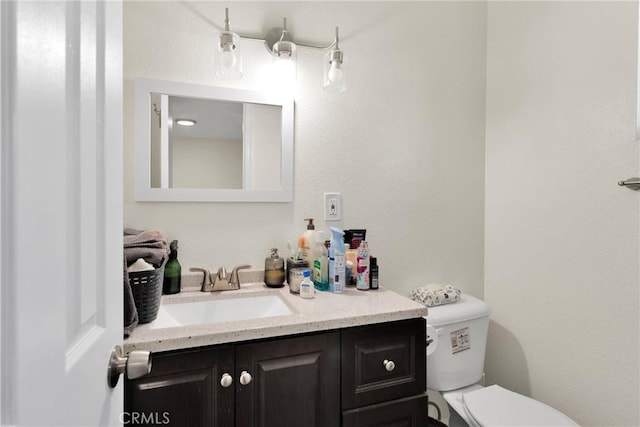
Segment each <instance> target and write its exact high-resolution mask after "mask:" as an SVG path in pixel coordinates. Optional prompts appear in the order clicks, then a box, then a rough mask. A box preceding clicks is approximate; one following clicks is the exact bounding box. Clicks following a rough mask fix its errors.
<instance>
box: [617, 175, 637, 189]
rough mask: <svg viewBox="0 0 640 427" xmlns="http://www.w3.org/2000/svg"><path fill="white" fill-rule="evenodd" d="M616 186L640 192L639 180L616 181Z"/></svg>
mask: <svg viewBox="0 0 640 427" xmlns="http://www.w3.org/2000/svg"><path fill="white" fill-rule="evenodd" d="M618 185H619V186H621V187H627V188H628V189H630V190H635V191H638V190H640V178H635V177H634V178H629V179H625V180H624V181H618Z"/></svg>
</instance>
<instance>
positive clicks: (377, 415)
mask: <svg viewBox="0 0 640 427" xmlns="http://www.w3.org/2000/svg"><path fill="white" fill-rule="evenodd" d="M342 425H343V427H426V425H427V395H426V393H425V394H421V395H418V396H412V397H407V398H404V399H399V400H393V401H391V402H385V403H379V404H377V405H371V406H365V407H364V408H358V409H352V410H350V411H345V412H344V415H343V424H342Z"/></svg>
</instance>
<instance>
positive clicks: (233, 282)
mask: <svg viewBox="0 0 640 427" xmlns="http://www.w3.org/2000/svg"><path fill="white" fill-rule="evenodd" d="M245 268H251V265H249V264H242V265H238V266H236V267H234V269H233V271H232V272H231V280H229V284H230V285H231V286H236V287H238V288H239V287H240V278H239V277H238V270H242V269H245Z"/></svg>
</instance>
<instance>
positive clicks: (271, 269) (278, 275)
mask: <svg viewBox="0 0 640 427" xmlns="http://www.w3.org/2000/svg"><path fill="white" fill-rule="evenodd" d="M264 283H265V285H267V286H268V287H270V288H281V287H283V286H284V260H283V259H282V258H280V256H279V255H278V249H277V248H273V249H271V255H269V256H268V257H267V258H266V259H265V260H264Z"/></svg>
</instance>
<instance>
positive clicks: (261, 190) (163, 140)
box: [135, 79, 293, 202]
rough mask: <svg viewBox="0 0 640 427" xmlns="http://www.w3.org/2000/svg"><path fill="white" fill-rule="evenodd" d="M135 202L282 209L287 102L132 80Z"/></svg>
mask: <svg viewBox="0 0 640 427" xmlns="http://www.w3.org/2000/svg"><path fill="white" fill-rule="evenodd" d="M135 172H136V187H135V190H136V191H135V195H136V200H138V201H175V202H183V201H196V202H207V201H213V202H290V201H291V200H292V197H293V99H292V98H291V97H280V96H274V95H266V94H263V93H260V92H256V91H247V90H241V89H232V88H222V87H214V86H203V85H195V84H189V83H179V82H168V81H160V80H147V79H136V171H135Z"/></svg>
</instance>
